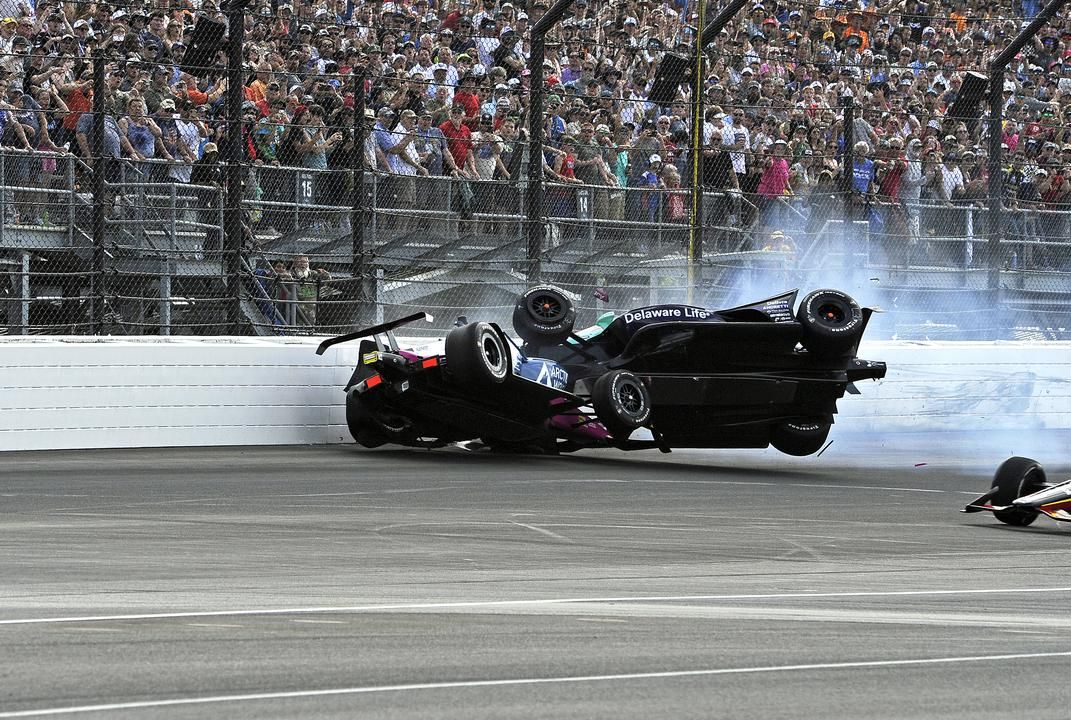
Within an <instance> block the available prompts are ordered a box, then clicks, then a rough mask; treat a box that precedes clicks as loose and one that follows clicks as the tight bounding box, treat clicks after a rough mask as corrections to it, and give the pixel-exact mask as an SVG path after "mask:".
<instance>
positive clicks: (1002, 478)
mask: <svg viewBox="0 0 1071 720" xmlns="http://www.w3.org/2000/svg"><path fill="white" fill-rule="evenodd" d="M985 511H987V512H991V513H993V517H995V518H996V519H997V520H1000V521H1001V522H1002V523H1006V524H1008V525H1015V526H1018V527H1023V526H1026V525H1029V524H1030V523H1032V522H1034V520H1036V519H1037V518H1038V515H1042V514H1044V515H1047V516H1048V517H1051V518H1052V519H1053V520H1060V521H1063V522H1068V521H1071V480H1064V481H1063V482H1059V483H1050V482H1049V481H1048V479H1047V478H1046V477H1045V471H1044V470H1043V469H1042V467H1041V465H1040V464H1038V461H1037V460H1031V459H1030V458H1025V457H1011V458H1008V459H1007V460H1005V461H1004V462H1002V463H1001V464H1000V467H999V468H997V472H996V474H995V475H994V476H993V484H992V486H991V487H990V488H989V492H987V493H985V494H984V495H982V496H981V497H979V498H978V499H976V500H972V501H971V502H970V503H968V504H967V507H965V508H963V512H965V513H976V512H985Z"/></svg>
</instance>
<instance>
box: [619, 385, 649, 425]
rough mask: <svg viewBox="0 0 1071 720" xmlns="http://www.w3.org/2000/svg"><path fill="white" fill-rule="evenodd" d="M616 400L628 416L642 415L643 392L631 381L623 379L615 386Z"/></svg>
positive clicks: (643, 404)
mask: <svg viewBox="0 0 1071 720" xmlns="http://www.w3.org/2000/svg"><path fill="white" fill-rule="evenodd" d="M617 402H618V404H619V405H620V406H621V409H622V410H624V411H625V413H626V414H627V415H628V416H629V417H640V416H641V415H643V411H644V409H645V403H644V401H643V393H642V392H641V391H640V389H639V388H638V387H636V386H635V385H634V384H633V383H631V382H628V381H625V382H622V383H621V384H620V385H618V387H617Z"/></svg>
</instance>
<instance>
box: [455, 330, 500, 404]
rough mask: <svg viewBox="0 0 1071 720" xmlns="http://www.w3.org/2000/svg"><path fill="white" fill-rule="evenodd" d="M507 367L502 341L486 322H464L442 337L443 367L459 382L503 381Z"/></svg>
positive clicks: (485, 384) (473, 385)
mask: <svg viewBox="0 0 1071 720" xmlns="http://www.w3.org/2000/svg"><path fill="white" fill-rule="evenodd" d="M511 366H512V361H511V359H510V354H509V350H508V349H507V348H506V343H505V341H504V340H503V339H502V336H501V335H499V334H498V331H496V330H495V328H493V327H492V326H491V325H490V324H489V323H485V322H480V323H471V324H469V325H464V326H462V327H459V328H456V329H454V330H451V331H450V334H449V335H447V336H446V367H447V369H448V370H449V371H450V374H451V375H452V376H453V378H454V380H455V381H456V382H457V383H458V384H459V385H462V386H465V387H471V388H488V387H492V386H494V385H499V384H501V383H503V382H505V381H506V376H507V375H509V373H510V370H511Z"/></svg>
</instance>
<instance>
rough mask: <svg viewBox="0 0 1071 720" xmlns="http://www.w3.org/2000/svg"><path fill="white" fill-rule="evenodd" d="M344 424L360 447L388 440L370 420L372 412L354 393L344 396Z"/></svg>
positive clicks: (383, 443)
mask: <svg viewBox="0 0 1071 720" xmlns="http://www.w3.org/2000/svg"><path fill="white" fill-rule="evenodd" d="M346 426H347V427H349V430H350V435H351V436H352V437H353V439H354V440H355V441H356V442H357V444H358V445H360V446H361V447H366V448H369V449H371V448H377V447H379V446H380V445H386V444H387V443H388V442H390V440H389V439H388V438H387V437H386V436H385V435H384V434H383V433H381V432H379V431H378V430H377V429H376V427H375V425H374V424H373V422H372V414H371V413H370V412H369V411H368V408H366V407H365V406H364V404H363V403H361V401H360V398H358V397H357V396H356V395H350V396H349V397H347V398H346Z"/></svg>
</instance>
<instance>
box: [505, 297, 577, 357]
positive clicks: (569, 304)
mask: <svg viewBox="0 0 1071 720" xmlns="http://www.w3.org/2000/svg"><path fill="white" fill-rule="evenodd" d="M575 322H576V309H575V308H574V307H573V301H572V300H570V299H569V298H568V297H567V296H566V295H565V293H563V292H562V291H561V290H559V289H558V288H556V287H553V286H551V285H540V286H538V287H534V288H532V289H530V290H528V291H527V292H525V293H523V294H522V295H521V296H520V297H518V298H517V304H516V305H515V306H514V307H513V329H514V330H515V331H516V332H517V335H518V336H519V337H520V338H521V339H522V340H524V341H525V342H526V343H528V344H529V345H557V344H558V343H560V342H564V341H565V339H566V338H567V337H569V334H570V333H572V332H573V324H574V323H575Z"/></svg>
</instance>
